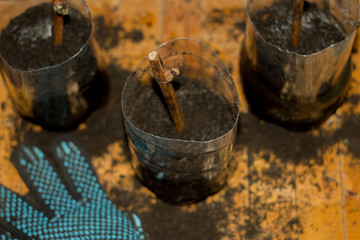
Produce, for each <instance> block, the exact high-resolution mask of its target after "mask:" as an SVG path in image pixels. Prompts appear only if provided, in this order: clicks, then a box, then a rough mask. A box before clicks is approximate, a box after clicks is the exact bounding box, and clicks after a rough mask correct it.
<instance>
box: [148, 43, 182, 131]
mask: <svg viewBox="0 0 360 240" xmlns="http://www.w3.org/2000/svg"><path fill="white" fill-rule="evenodd" d="M148 57H149V62H150V66H151V68H152V73H153V76H154V78H155V80H156V81H157V83H158V84H159V86H160V88H161V91H162V94H163V95H164V97H165V101H166V104H167V106H168V109H169V112H170V114H171V118H172V120H173V122H174V124H175V126H176V128H177V130H178V131H179V132H183V131H184V130H185V128H186V124H185V120H184V116H183V114H182V112H181V110H180V105H179V101H178V99H177V97H176V95H175V91H174V88H173V85H172V83H171V80H172V79H173V77H174V76H173V74H172V73H170V71H166V70H165V68H164V64H163V62H162V60H161V58H160V55H159V53H158V52H157V51H155V50H154V51H152V52H150V53H149V55H148Z"/></svg>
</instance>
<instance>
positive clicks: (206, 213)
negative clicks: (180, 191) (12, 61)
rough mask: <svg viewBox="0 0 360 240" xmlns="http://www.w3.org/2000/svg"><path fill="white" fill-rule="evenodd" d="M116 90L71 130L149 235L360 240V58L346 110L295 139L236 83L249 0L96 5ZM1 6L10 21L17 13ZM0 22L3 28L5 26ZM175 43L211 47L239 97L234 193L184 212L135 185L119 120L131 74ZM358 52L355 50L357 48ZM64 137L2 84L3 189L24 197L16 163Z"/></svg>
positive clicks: (230, 188) (122, 0)
mask: <svg viewBox="0 0 360 240" xmlns="http://www.w3.org/2000/svg"><path fill="white" fill-rule="evenodd" d="M87 3H88V5H89V7H90V10H91V12H92V16H93V19H94V24H95V30H96V32H95V37H96V40H97V43H98V45H99V49H100V54H101V56H102V58H103V59H104V62H105V64H106V66H107V69H108V73H109V78H110V80H111V83H112V92H111V94H110V96H109V100H108V102H107V104H106V105H105V106H103V107H102V108H101V109H99V110H98V111H96V112H95V113H94V114H92V115H91V116H90V117H89V118H88V119H87V120H86V121H85V122H84V123H82V124H81V125H80V126H79V128H78V129H77V130H75V131H71V132H67V133H65V134H67V135H70V136H72V137H74V138H76V139H77V140H79V141H80V142H81V143H82V144H83V145H84V147H85V149H87V150H88V151H89V155H90V156H91V163H92V164H93V166H94V168H95V170H96V173H97V175H98V178H99V181H100V183H101V185H102V186H103V187H104V189H105V190H106V192H107V193H108V195H109V197H110V198H111V199H112V200H113V202H114V203H115V204H117V205H118V206H119V208H121V209H126V210H132V211H136V212H137V213H138V214H139V216H140V217H141V219H142V221H143V224H144V228H145V231H146V232H147V234H148V236H149V237H150V238H151V239H156V240H163V239H173V240H178V239H179V240H180V239H181V240H188V239H189V240H190V239H210V240H212V239H214V240H215V239H216V240H217V239H221V240H238V239H264V240H265V239H266V240H268V239H284V240H285V239H287V240H288V239H298V240H300V239H301V240H302V239H309V240H310V239H311V240H312V239H327V240H335V239H336V240H337V239H343V240H357V239H360V207H359V206H360V54H359V53H358V52H357V51H353V53H352V61H353V67H352V68H353V72H352V80H351V87H350V90H349V93H348V96H347V98H346V100H345V102H344V103H343V104H342V105H341V106H340V107H339V108H338V109H337V111H336V112H335V113H334V114H333V115H331V116H330V117H329V119H328V120H327V121H326V122H324V123H323V124H322V125H321V126H320V127H318V128H315V129H313V130H311V131H308V132H291V131H287V130H285V129H282V128H280V127H278V126H275V125H273V124H269V123H266V122H263V121H261V120H259V119H257V118H256V117H255V116H253V115H252V114H251V113H250V112H249V110H248V107H247V103H246V99H245V97H244V94H243V92H242V87H241V78H240V76H239V54H240V51H241V43H242V41H243V39H244V29H245V19H246V10H245V1H244V0H239V1H234V0H221V1H219V0H188V1H185V0H184V1H182V0H101V1H98V0H88V1H87ZM7 4H8V3H7V2H6V1H4V2H2V1H0V17H3V16H5V15H3V11H6V12H7V14H6V16H9V9H11V8H10V7H9V6H8V5H7ZM0 23H1V24H3V23H4V22H2V21H0ZM1 26H2V25H1ZM174 37H193V38H197V39H199V40H201V41H203V42H204V43H206V44H208V45H209V46H210V47H211V48H213V49H214V50H215V51H216V52H217V53H218V54H219V56H220V58H221V59H222V60H223V61H224V63H225V65H226V66H227V67H228V68H229V70H230V72H231V73H232V75H233V78H234V81H235V83H236V85H237V87H238V90H239V93H240V101H241V121H240V129H239V135H238V137H239V139H238V143H237V146H236V149H235V152H234V155H235V158H236V162H237V166H236V168H235V169H234V176H233V177H232V178H231V179H230V181H229V183H228V185H227V186H226V187H225V188H224V189H223V190H221V191H220V192H218V193H217V194H214V195H212V196H209V197H208V198H206V199H205V200H203V201H200V202H198V203H195V204H191V205H186V206H176V205H170V204H167V203H165V202H163V201H162V200H160V199H158V198H157V197H156V196H155V195H154V194H153V193H152V192H151V191H149V190H148V189H147V188H146V187H144V186H143V185H142V184H141V182H140V181H139V180H138V179H137V178H136V177H135V175H134V172H133V171H132V168H131V165H130V163H129V153H128V150H127V145H126V139H125V138H124V136H123V134H124V129H123V126H122V123H121V121H122V119H121V117H119V114H117V113H118V112H119V111H121V109H120V108H119V106H120V104H119V102H120V98H121V90H122V86H123V83H124V81H125V79H126V76H127V75H128V74H129V73H130V71H132V70H133V69H134V68H135V67H136V65H137V64H138V63H139V62H140V61H141V59H142V58H144V57H145V56H146V55H147V54H148V53H149V52H150V51H151V50H152V49H154V48H155V47H156V46H157V45H159V44H160V43H162V42H164V41H167V40H170V39H172V38H174ZM356 44H359V42H358V41H357V42H356ZM57 135H58V133H54V132H48V131H45V130H42V128H41V127H39V126H35V125H33V124H32V123H29V122H27V121H25V120H23V119H22V118H21V117H20V116H19V115H18V114H17V113H16V112H15V111H14V109H13V107H12V104H11V101H10V100H9V98H8V95H7V91H6V88H5V85H4V83H3V81H1V82H0V183H1V184H3V185H6V186H7V187H9V188H11V189H12V190H14V191H15V192H17V193H19V194H21V195H24V194H26V193H27V192H28V190H27V188H26V186H25V184H24V183H23V182H22V180H21V178H20V176H19V175H18V174H17V172H16V169H15V168H14V167H13V166H12V164H11V163H10V161H9V159H10V155H11V152H12V149H13V147H14V146H15V145H16V144H18V143H21V142H23V141H27V142H29V141H30V142H32V143H34V144H37V145H39V146H40V147H41V148H45V149H46V144H45V143H46V142H47V141H50V140H51V139H53V138H55V137H56V136H57Z"/></svg>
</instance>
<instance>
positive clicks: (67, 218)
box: [0, 140, 145, 240]
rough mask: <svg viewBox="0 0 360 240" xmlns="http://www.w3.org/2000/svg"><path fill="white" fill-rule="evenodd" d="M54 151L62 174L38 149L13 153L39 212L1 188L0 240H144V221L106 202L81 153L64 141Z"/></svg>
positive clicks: (19, 150)
mask: <svg viewBox="0 0 360 240" xmlns="http://www.w3.org/2000/svg"><path fill="white" fill-rule="evenodd" d="M54 152H55V158H54V160H55V162H56V164H55V165H58V166H59V167H60V170H61V171H60V172H61V174H60V175H58V174H57V172H56V171H55V168H54V167H53V166H52V165H51V164H50V163H49V161H48V160H47V159H46V157H45V155H44V153H43V152H42V151H41V150H40V149H39V148H37V147H35V146H25V145H22V146H19V147H17V148H16V149H15V151H14V154H13V156H12V161H13V163H14V164H15V166H16V167H17V169H18V171H19V173H20V175H21V176H22V177H23V179H24V181H25V183H26V184H27V186H28V187H29V189H30V193H31V195H32V196H33V197H34V199H35V201H36V203H37V204H38V205H39V206H40V207H37V208H41V209H36V207H33V206H31V205H30V204H29V203H27V202H26V201H24V200H23V198H21V197H19V196H18V195H16V194H14V193H12V192H11V191H10V190H9V189H7V188H5V187H4V186H1V185H0V223H1V226H4V228H6V230H7V232H6V233H1V232H0V240H5V239H6V240H10V239H11V240H13V239H17V238H18V239H46V240H53V239H59V240H61V239H74V240H77V239H101V240H105V239H114V240H115V239H124V240H141V239H145V237H144V234H143V229H142V226H141V221H140V218H139V217H138V216H137V215H136V214H133V213H132V214H131V213H127V212H122V211H120V210H119V209H117V207H116V206H115V205H114V204H113V203H112V202H111V201H110V200H109V199H108V198H107V196H106V194H105V192H104V191H103V190H102V188H101V186H100V184H99V183H98V181H97V178H96V176H95V174H94V171H93V169H92V167H91V165H90V163H89V162H88V158H87V157H86V155H85V154H84V151H83V149H81V148H80V147H79V146H78V145H76V144H74V143H73V142H72V141H69V140H61V141H60V143H59V144H57V146H56V147H55V149H54ZM61 177H63V179H64V180H65V181H62V180H60V179H61Z"/></svg>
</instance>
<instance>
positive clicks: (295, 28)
mask: <svg viewBox="0 0 360 240" xmlns="http://www.w3.org/2000/svg"><path fill="white" fill-rule="evenodd" d="M303 7H304V0H293V15H292V26H291V42H290V47H292V48H296V47H298V46H299V43H300V32H301V19H302V15H303Z"/></svg>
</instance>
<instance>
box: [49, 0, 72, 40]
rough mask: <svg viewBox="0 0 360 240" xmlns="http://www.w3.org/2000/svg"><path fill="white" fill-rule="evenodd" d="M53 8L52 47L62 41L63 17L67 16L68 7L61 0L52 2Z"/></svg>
mask: <svg viewBox="0 0 360 240" xmlns="http://www.w3.org/2000/svg"><path fill="white" fill-rule="evenodd" d="M53 7H54V27H53V29H54V31H53V36H54V46H55V47H56V46H59V45H60V44H61V43H62V41H63V33H64V16H66V15H68V14H69V6H68V5H66V4H64V2H63V1H62V0H53Z"/></svg>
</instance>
